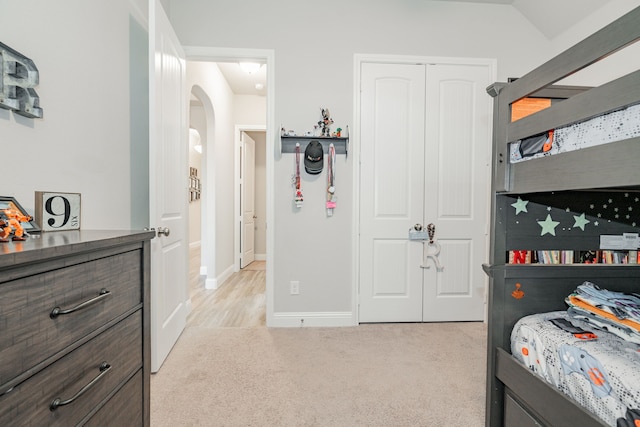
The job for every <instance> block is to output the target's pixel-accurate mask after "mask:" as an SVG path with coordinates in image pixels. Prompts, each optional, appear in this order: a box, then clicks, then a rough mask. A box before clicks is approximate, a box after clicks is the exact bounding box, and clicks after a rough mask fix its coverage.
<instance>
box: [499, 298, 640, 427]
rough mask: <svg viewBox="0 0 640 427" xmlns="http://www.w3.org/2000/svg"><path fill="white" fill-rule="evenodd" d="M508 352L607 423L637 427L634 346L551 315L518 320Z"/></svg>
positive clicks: (639, 394)
mask: <svg viewBox="0 0 640 427" xmlns="http://www.w3.org/2000/svg"><path fill="white" fill-rule="evenodd" d="M594 336H596V337H597V338H594ZM511 353H512V355H513V356H514V357H515V358H516V360H518V361H519V362H520V363H522V364H523V365H525V366H526V367H528V368H529V369H530V370H531V371H533V372H534V373H535V374H536V375H538V376H539V377H541V378H543V379H544V380H545V381H546V382H548V383H550V384H552V385H554V386H555V387H556V388H557V389H558V390H560V391H561V392H562V393H564V394H566V395H568V396H570V397H571V398H573V399H574V400H575V401H576V402H578V403H579V404H580V405H582V406H583V407H585V408H586V409H587V410H589V411H590V412H592V413H593V414H595V415H596V416H597V417H598V418H600V419H601V420H603V422H605V423H606V424H608V425H610V426H618V427H625V426H637V425H640V345H639V344H636V343H634V342H631V341H628V340H625V339H623V338H621V337H620V336H617V335H615V334H613V333H609V332H606V331H605V330H600V329H596V328H595V327H594V324H593V323H588V322H585V321H582V320H579V319H576V318H573V317H572V316H571V315H570V314H569V311H555V312H549V313H540V314H534V315H530V316H526V317H523V318H522V319H520V320H519V321H518V322H517V323H516V325H515V326H514V328H513V331H512V333H511Z"/></svg>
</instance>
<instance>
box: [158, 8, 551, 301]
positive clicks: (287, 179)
mask: <svg viewBox="0 0 640 427" xmlns="http://www.w3.org/2000/svg"><path fill="white" fill-rule="evenodd" d="M170 4H171V7H170V13H169V17H170V20H171V22H172V23H173V25H174V28H175V30H176V33H177V34H178V36H179V37H180V40H181V42H182V43H183V44H184V45H186V46H211V47H236V48H247V49H273V50H274V51H275V60H276V67H275V69H276V72H275V83H276V87H275V96H276V100H275V110H276V111H275V122H276V124H277V125H278V126H279V125H281V124H282V125H283V126H285V127H286V128H287V129H293V130H296V131H298V132H303V131H305V130H309V129H310V128H311V127H312V126H313V124H314V123H315V122H317V121H318V120H319V118H320V117H319V109H320V108H321V107H328V108H329V109H330V111H331V113H332V116H333V119H334V120H335V125H334V127H337V126H340V127H342V128H343V129H344V128H345V127H346V125H350V124H351V123H353V114H354V110H353V105H354V100H353V97H354V88H353V76H354V70H353V63H354V54H356V53H361V54H396V55H416V56H445V57H482V58H496V59H497V61H498V79H499V80H502V81H504V80H506V79H507V78H508V77H517V76H520V75H522V74H524V73H525V72H527V71H529V70H530V69H532V68H534V67H535V66H537V65H539V64H540V63H542V62H543V61H545V60H547V59H548V58H550V57H551V53H552V52H553V50H554V49H555V48H556V47H555V46H554V45H553V44H552V42H551V41H550V40H548V39H547V38H546V37H545V36H544V35H542V34H541V33H540V32H539V31H538V30H537V29H535V28H534V27H533V26H532V24H531V23H530V22H529V21H528V20H527V19H525V18H524V17H523V16H522V15H521V14H520V12H518V11H517V10H516V9H515V8H513V7H511V6H509V5H497V4H472V3H456V2H439V1H438V2H432V1H428V0H420V1H417V0H400V1H388V0H351V1H348V2H344V1H342V0H326V1H324V2H322V3H321V4H320V5H319V4H318V3H309V2H301V1H299V0H281V1H279V2H278V7H277V8H275V7H274V6H273V4H272V3H269V2H264V1H261V0H245V1H243V2H221V1H210V0H179V1H177V0H172V1H170ZM363 143H364V142H363ZM275 146H278V144H275ZM268 155H272V154H268ZM273 155H274V156H275V160H276V162H275V171H274V174H275V176H274V182H275V188H274V205H275V220H274V222H275V223H274V225H273V226H274V244H275V253H274V255H273V257H274V265H273V266H272V267H273V269H274V312H275V313H276V314H277V313H309V312H316V313H344V312H350V311H351V310H352V307H353V301H352V290H353V268H354V267H353V266H352V260H353V253H354V252H353V251H354V248H352V241H353V235H354V234H355V233H357V230H355V229H354V228H353V216H354V212H353V205H354V200H353V188H352V185H353V180H352V177H353V171H354V169H353V168H354V165H353V162H352V158H353V157H349V158H346V159H345V157H344V156H339V158H338V161H337V166H336V169H337V172H336V180H337V189H338V193H337V194H338V196H339V199H338V207H337V209H336V210H335V215H334V217H332V218H327V217H326V214H325V211H324V208H323V195H324V191H325V189H324V187H325V183H324V180H323V179H322V177H311V176H309V175H306V174H303V191H304V194H305V204H304V207H303V208H302V210H301V211H299V212H298V211H297V210H296V209H295V208H294V207H293V206H292V201H291V199H292V192H291V174H292V172H293V161H292V157H291V155H288V154H285V155H282V156H280V155H279V154H278V153H273ZM365 179H366V178H365ZM291 280H298V281H300V295H295V296H291V295H289V281H291Z"/></svg>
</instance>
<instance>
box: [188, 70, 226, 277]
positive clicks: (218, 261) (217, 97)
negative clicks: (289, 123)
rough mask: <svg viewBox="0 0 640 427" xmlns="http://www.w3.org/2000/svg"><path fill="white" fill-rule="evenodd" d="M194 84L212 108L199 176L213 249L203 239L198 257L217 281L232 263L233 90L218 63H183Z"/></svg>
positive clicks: (206, 229)
mask: <svg viewBox="0 0 640 427" xmlns="http://www.w3.org/2000/svg"><path fill="white" fill-rule="evenodd" d="M194 86H198V87H199V88H200V89H201V90H202V91H203V92H204V93H206V95H207V96H208V98H209V100H210V102H211V104H212V109H213V111H212V117H213V121H212V123H207V134H206V135H207V136H206V141H205V142H204V143H203V145H204V152H203V155H204V156H206V164H205V165H204V166H203V167H204V168H205V169H206V170H203V175H202V178H203V182H202V187H203V189H204V191H205V194H204V195H203V200H202V202H203V203H204V204H205V206H204V213H203V215H204V219H203V221H204V223H203V232H204V234H205V236H204V237H203V238H205V239H208V241H209V242H210V243H211V242H214V244H215V248H212V250H207V249H206V247H205V243H204V242H203V243H202V244H203V246H202V247H203V256H202V258H203V265H204V266H205V267H207V274H208V277H207V280H210V279H212V280H216V281H217V282H220V283H221V282H222V281H224V279H225V277H226V276H228V275H229V274H230V272H231V271H232V270H233V263H234V247H233V239H234V235H233V224H234V212H233V200H234V191H233V186H234V168H233V158H234V151H233V145H234V139H233V138H234V137H233V132H234V123H233V92H232V91H231V89H230V88H229V85H228V84H227V81H226V80H225V79H224V76H223V75H222V73H221V72H220V69H219V68H218V66H217V65H216V64H215V63H211V62H197V61H188V62H187V89H188V90H189V91H191V90H192V88H193V87H194ZM202 101H203V102H205V100H202ZM205 109H206V107H205ZM212 275H213V276H215V277H211V276H212ZM220 283H217V284H220Z"/></svg>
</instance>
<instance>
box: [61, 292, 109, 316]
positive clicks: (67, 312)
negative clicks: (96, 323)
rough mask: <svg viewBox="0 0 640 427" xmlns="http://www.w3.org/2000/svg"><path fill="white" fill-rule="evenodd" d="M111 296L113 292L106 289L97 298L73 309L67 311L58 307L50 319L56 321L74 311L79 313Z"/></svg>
mask: <svg viewBox="0 0 640 427" xmlns="http://www.w3.org/2000/svg"><path fill="white" fill-rule="evenodd" d="M109 295H111V291H108V290H106V289H105V288H102V289H100V293H99V294H98V296H97V297H94V298H91V299H90V300H87V301H85V302H83V303H80V304H78V305H76V306H75V307H71V308H68V309H66V310H63V309H61V308H60V307H56V308H54V309H53V310H51V314H49V317H51V318H52V319H55V318H56V317H58V316H59V315H61V314H69V313H73V312H74V311H78V310H80V309H83V308H85V307H87V306H90V305H91V304H95V303H97V302H98V301H100V300H102V299H104V298H106V297H108V296H109Z"/></svg>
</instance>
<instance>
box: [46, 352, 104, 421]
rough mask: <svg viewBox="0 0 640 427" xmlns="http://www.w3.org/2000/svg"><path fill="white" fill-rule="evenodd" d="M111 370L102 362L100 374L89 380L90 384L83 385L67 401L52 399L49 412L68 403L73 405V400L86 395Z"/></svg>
mask: <svg viewBox="0 0 640 427" xmlns="http://www.w3.org/2000/svg"><path fill="white" fill-rule="evenodd" d="M110 369H111V365H109V364H108V363H107V362H102V363H101V364H100V374H98V376H97V377H95V378H94V379H92V380H91V382H90V383H88V384H87V385H85V386H84V387H82V388H81V389H80V391H79V392H77V393H76V394H75V396H73V397H71V398H69V399H67V400H62V399H61V398H59V397H58V398H57V399H53V401H52V402H51V404H50V405H49V409H50V410H51V411H55V410H56V409H58V408H59V407H60V406H64V405H68V404H70V403H73V401H74V400H76V399H77V398H79V397H80V396H82V395H83V394H84V393H86V391H87V390H89V389H90V388H91V387H93V385H94V384H95V383H97V382H98V381H100V378H102V377H103V376H105V375H106V374H107V372H109V370H110Z"/></svg>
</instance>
